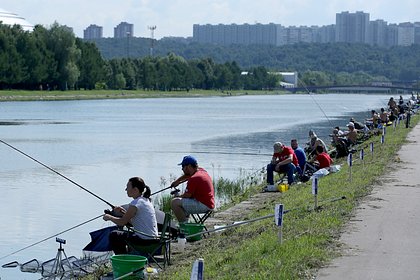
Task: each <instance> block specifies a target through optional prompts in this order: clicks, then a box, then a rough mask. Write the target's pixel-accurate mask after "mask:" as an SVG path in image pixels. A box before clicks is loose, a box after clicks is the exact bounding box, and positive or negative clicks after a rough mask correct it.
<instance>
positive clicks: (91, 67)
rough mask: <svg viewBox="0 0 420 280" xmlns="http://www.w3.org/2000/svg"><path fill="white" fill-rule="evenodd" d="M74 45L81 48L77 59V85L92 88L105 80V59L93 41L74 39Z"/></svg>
mask: <svg viewBox="0 0 420 280" xmlns="http://www.w3.org/2000/svg"><path fill="white" fill-rule="evenodd" d="M76 46H77V48H78V49H80V50H81V55H80V59H79V60H78V61H77V66H78V68H79V70H80V76H79V80H78V86H79V87H82V88H85V89H94V88H95V85H96V84H97V83H104V81H105V61H104V60H103V59H102V57H101V53H100V52H99V50H98V48H97V47H96V45H95V44H94V43H92V42H84V41H82V40H81V39H76Z"/></svg>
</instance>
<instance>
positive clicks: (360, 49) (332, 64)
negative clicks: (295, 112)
mask: <svg viewBox="0 0 420 280" xmlns="http://www.w3.org/2000/svg"><path fill="white" fill-rule="evenodd" d="M94 42H95V44H96V45H97V46H98V48H99V50H100V51H101V53H102V55H103V56H104V57H105V58H107V59H111V58H117V57H127V56H129V57H144V56H147V55H148V54H149V52H150V47H151V41H150V39H146V38H129V40H127V39H124V38H123V39H117V38H102V39H96V40H94ZM127 47H129V52H128V53H127ZM170 52H173V53H176V54H177V55H179V56H182V57H184V58H185V59H187V60H188V59H197V58H198V59H200V58H204V57H211V58H212V59H213V60H214V61H215V62H216V63H224V62H226V61H235V62H236V63H237V64H238V65H239V66H240V67H244V68H250V67H255V66H264V67H266V68H267V69H271V70H275V71H281V72H285V71H297V72H298V73H300V74H303V73H305V72H306V71H317V72H324V73H325V74H327V75H328V76H329V79H330V80H331V82H334V79H335V77H334V74H333V73H343V74H344V75H343V77H344V78H346V79H348V78H349V76H352V75H356V76H359V77H355V78H356V79H360V76H365V75H368V76H370V77H372V78H374V77H386V79H387V80H391V81H393V80H394V81H395V80H399V81H413V80H419V78H420V67H419V66H420V45H411V46H408V47H404V46H397V47H392V48H381V47H377V46H370V45H367V44H354V43H328V44H324V43H299V44H293V45H284V46H279V47H276V46H266V45H249V46H245V45H231V46H220V45H212V44H198V43H195V42H191V41H188V40H179V39H168V38H164V39H161V40H157V41H155V42H154V49H153V53H154V54H155V55H156V56H162V55H166V54H167V53H170ZM337 84H339V82H337Z"/></svg>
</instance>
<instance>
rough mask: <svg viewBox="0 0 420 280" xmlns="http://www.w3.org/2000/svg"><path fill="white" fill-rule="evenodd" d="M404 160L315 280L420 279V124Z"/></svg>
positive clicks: (357, 215) (402, 156)
mask: <svg viewBox="0 0 420 280" xmlns="http://www.w3.org/2000/svg"><path fill="white" fill-rule="evenodd" d="M407 140H408V143H407V144H406V145H404V146H403V147H402V149H401V150H400V151H399V152H398V157H399V158H400V161H399V162H398V163H396V164H394V165H395V166H393V171H392V172H391V173H389V174H388V175H387V176H386V177H385V178H384V182H383V184H382V185H378V186H376V187H375V188H374V190H373V192H372V194H371V195H370V196H368V198H367V200H366V201H365V202H363V203H362V204H361V205H360V206H359V207H358V209H357V211H356V213H355V216H354V217H353V219H352V220H351V221H350V223H349V225H348V227H347V229H346V231H345V233H344V234H343V235H342V237H341V239H340V241H341V242H343V243H344V244H346V247H347V249H346V250H345V252H344V255H343V256H342V257H339V258H337V259H335V260H333V262H332V263H331V264H330V265H329V266H328V267H326V268H323V269H321V270H320V271H319V272H318V276H317V277H316V279H317V280H329V279H334V280H336V279H346V280H352V279H357V280H359V279H375V280H376V279H378V280H379V279H381V280H386V279H392V280H395V279H420V164H419V162H420V125H417V126H416V127H415V128H414V129H413V130H412V131H411V132H410V133H409V135H408V138H407Z"/></svg>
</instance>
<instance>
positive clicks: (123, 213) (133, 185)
mask: <svg viewBox="0 0 420 280" xmlns="http://www.w3.org/2000/svg"><path fill="white" fill-rule="evenodd" d="M125 190H126V191H127V195H128V196H129V197H132V198H133V200H132V201H131V202H130V204H128V205H124V206H118V207H115V208H114V210H113V214H105V215H104V216H103V219H104V220H105V221H112V222H113V223H114V224H116V225H117V226H124V225H127V224H128V223H131V225H133V229H134V232H133V231H125V230H114V231H112V232H111V233H110V235H109V241H110V244H111V247H112V250H113V251H114V253H115V254H116V255H118V254H127V252H128V250H127V241H128V242H130V243H133V244H138V245H148V244H151V243H154V242H158V241H157V239H156V238H157V236H158V228H157V223H156V215H155V210H154V208H153V205H152V202H151V201H150V198H149V197H150V188H149V187H148V186H146V184H145V183H144V181H143V179H142V178H139V177H133V178H130V179H129V180H128V183H127V187H126V189H125Z"/></svg>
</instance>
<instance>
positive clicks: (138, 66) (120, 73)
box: [0, 23, 420, 91]
mask: <svg viewBox="0 0 420 280" xmlns="http://www.w3.org/2000/svg"><path fill="white" fill-rule="evenodd" d="M150 46H151V41H150V40H149V39H145V38H122V39H112V38H104V39H100V40H95V41H85V40H82V39H79V38H76V37H75V36H74V34H73V33H72V31H71V30H70V29H69V28H67V27H66V26H60V25H59V24H57V23H54V24H53V25H52V26H51V27H49V28H48V29H47V28H45V27H42V26H40V25H37V26H36V27H35V29H34V31H33V32H24V31H22V30H21V29H20V28H19V27H18V26H13V27H10V26H8V25H1V24H0V89H37V90H38V89H43V90H47V89H51V90H67V89H145V90H163V91H172V90H188V89H213V90H214V89H221V90H235V89H245V90H258V89H271V88H276V87H279V81H280V80H281V79H282V77H281V76H280V75H271V74H269V73H270V72H283V71H297V72H298V73H299V81H300V82H301V83H302V85H351V84H357V85H360V84H369V83H371V82H373V81H375V82H388V81H397V80H398V81H417V85H419V84H418V80H419V77H420V67H419V66H420V46H419V45H413V46H410V47H395V48H390V49H383V48H378V47H372V46H368V45H361V44H345V43H336V44H296V45H287V46H282V47H274V46H229V47H227V46H225V47H222V46H216V45H203V44H196V43H192V42H189V41H188V40H184V41H180V40H171V39H161V40H158V41H156V42H154V46H155V47H154V50H153V54H154V56H150ZM244 73H246V74H244Z"/></svg>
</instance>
